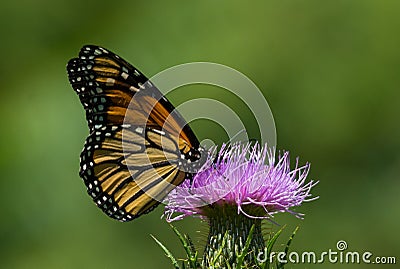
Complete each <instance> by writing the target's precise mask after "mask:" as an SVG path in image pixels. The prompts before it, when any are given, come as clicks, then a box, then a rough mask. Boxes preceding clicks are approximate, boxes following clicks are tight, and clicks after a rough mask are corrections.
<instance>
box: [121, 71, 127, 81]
mask: <svg viewBox="0 0 400 269" xmlns="http://www.w3.org/2000/svg"><path fill="white" fill-rule="evenodd" d="M121 77H122V78H123V79H127V78H128V77H129V75H128V74H127V73H125V72H122V74H121Z"/></svg>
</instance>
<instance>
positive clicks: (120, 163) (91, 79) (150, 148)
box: [67, 45, 208, 221]
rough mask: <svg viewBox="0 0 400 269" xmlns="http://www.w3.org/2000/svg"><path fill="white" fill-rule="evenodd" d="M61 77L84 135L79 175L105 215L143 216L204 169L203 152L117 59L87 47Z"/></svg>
mask: <svg viewBox="0 0 400 269" xmlns="http://www.w3.org/2000/svg"><path fill="white" fill-rule="evenodd" d="M67 71H68V77H69V82H70V83H71V85H72V87H73V89H74V90H75V92H76V93H77V94H78V96H79V99H80V101H81V103H82V105H83V107H84V109H85V111H86V120H87V123H88V127H89V132H90V134H89V136H88V137H87V139H86V142H85V146H84V149H83V151H82V153H81V155H80V172H79V175H80V177H81V178H82V179H83V181H84V183H85V185H86V187H87V192H88V194H89V195H90V196H91V197H92V199H93V201H94V202H95V203H96V204H97V206H98V207H99V208H101V209H102V210H103V212H104V213H106V214H107V215H108V216H110V217H112V218H114V219H117V220H119V221H130V220H132V219H134V218H137V217H139V216H141V215H143V214H145V213H148V212H150V211H151V210H153V209H154V208H155V207H156V206H157V205H158V204H159V203H160V201H162V199H163V198H165V196H166V195H167V194H168V193H169V192H170V191H171V190H172V189H173V188H175V187H176V186H178V185H179V184H181V183H182V182H183V181H184V180H185V179H192V178H193V175H194V174H195V173H196V171H198V170H199V168H200V167H201V166H202V165H203V164H204V163H205V161H206V159H207V156H208V154H207V152H206V151H205V150H204V149H203V148H202V147H201V146H200V143H199V141H198V139H197V138H196V136H195V135H194V133H193V131H192V130H191V129H190V127H189V126H188V125H187V123H186V121H185V120H184V119H183V117H182V116H181V115H180V114H179V112H177V111H176V110H175V108H174V106H173V105H172V104H171V103H170V102H169V101H168V100H167V99H166V98H165V96H163V95H162V93H161V92H160V91H159V90H158V89H157V88H156V87H155V86H153V85H152V83H151V82H150V81H148V79H147V78H146V77H145V76H144V75H143V74H142V73H141V72H140V71H139V70H137V69H136V68H134V67H133V66H132V65H130V64H129V63H128V62H126V61H125V60H123V59H122V58H120V57H119V56H118V55H116V54H114V53H112V52H111V51H109V50H106V49H104V48H102V47H99V46H93V45H87V46H84V47H82V49H81V50H80V52H79V57H78V58H73V59H71V60H70V61H69V62H68V64H67Z"/></svg>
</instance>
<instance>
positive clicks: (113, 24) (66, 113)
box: [0, 0, 400, 268]
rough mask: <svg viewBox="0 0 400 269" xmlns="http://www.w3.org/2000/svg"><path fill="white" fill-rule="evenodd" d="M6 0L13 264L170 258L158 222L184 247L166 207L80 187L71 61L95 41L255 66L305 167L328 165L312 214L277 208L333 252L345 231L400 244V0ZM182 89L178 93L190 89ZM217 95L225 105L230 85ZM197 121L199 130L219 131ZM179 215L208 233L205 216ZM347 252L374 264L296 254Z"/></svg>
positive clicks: (175, 97)
mask: <svg viewBox="0 0 400 269" xmlns="http://www.w3.org/2000/svg"><path fill="white" fill-rule="evenodd" d="M0 7H1V11H2V16H1V17H0V24H1V28H0V29H1V37H2V38H1V42H0V48H1V62H0V77H1V85H2V86H1V94H2V97H1V100H0V111H1V115H2V131H1V133H0V136H1V139H0V143H1V150H2V154H1V155H0V165H1V181H0V184H1V185H0V187H1V193H2V194H1V196H0V203H1V204H2V218H1V222H0V236H1V237H0V238H1V240H0V260H1V262H0V264H1V265H0V266H1V267H2V268H172V267H171V266H170V264H168V260H167V258H165V257H164V255H163V253H162V251H161V249H160V248H159V247H158V246H157V245H156V244H155V243H154V241H153V240H152V239H151V238H150V236H149V234H154V235H155V236H156V237H158V238H159V240H161V241H162V242H165V243H166V245H167V246H168V247H170V249H171V250H172V251H173V252H174V253H175V254H177V256H182V255H183V252H182V250H181V248H180V247H179V244H178V240H177V239H176V238H175V237H174V235H173V233H172V232H171V230H170V228H169V227H168V225H167V224H166V223H165V221H164V220H160V215H161V214H162V208H161V207H160V208H159V209H157V210H156V211H154V212H153V213H151V214H149V215H146V216H144V217H142V218H140V219H137V220H135V221H133V222H131V223H119V222H116V221H113V220H110V219H108V218H107V217H106V216H105V215H103V214H102V213H101V211H100V210H98V209H97V208H96V206H95V205H94V204H93V203H92V202H91V199H90V198H89V196H88V195H87V194H86V192H85V187H84V184H83V182H82V181H81V179H80V178H79V176H78V169H79V154H80V151H81V149H82V146H83V142H84V139H85V137H86V135H87V133H88V130H87V127H86V123H85V120H84V113H83V109H82V107H81V105H80V103H79V100H78V98H77V96H76V95H75V93H74V92H73V90H72V88H71V87H70V85H69V83H68V80H67V75H66V70H65V65H66V63H67V61H68V60H69V59H70V58H72V57H75V56H76V55H77V53H78V51H79V49H80V47H81V46H82V45H84V44H87V43H93V44H98V45H102V46H104V47H106V48H109V49H110V50H112V51H114V52H116V53H118V54H120V55H121V56H123V57H124V58H125V59H126V60H128V61H129V62H131V63H132V64H134V65H135V66H137V67H138V68H139V69H140V70H141V71H142V72H143V73H145V74H147V75H148V76H151V75H154V74H156V73H157V72H159V71H162V70H164V69H165V68H168V67H171V66H174V65H177V64H181V63H186V62H192V61H211V62H217V63H221V64H224V65H227V66H230V67H233V68H235V69H237V70H239V71H240V72H242V73H244V74H245V75H247V76H248V77H249V78H250V79H252V80H253V81H254V82H255V83H256V84H257V85H258V87H259V88H260V89H262V91H263V94H264V96H265V97H266V98H267V100H268V102H269V105H270V107H271V110H272V112H273V114H274V117H275V121H276V126H277V137H278V148H281V149H282V148H284V149H287V150H290V151H291V153H292V155H294V156H300V157H301V160H302V161H303V162H305V161H310V162H311V163H312V169H311V174H310V178H312V179H318V180H320V183H319V185H318V186H317V187H316V188H315V189H314V191H313V193H314V194H315V195H319V196H320V199H319V200H317V201H315V202H312V203H308V204H305V205H304V206H302V207H301V208H299V210H298V211H300V212H304V213H305V214H306V218H305V220H303V221H300V220H297V219H296V218H295V217H292V216H287V215H281V216H278V217H277V219H276V221H278V222H279V223H281V224H285V223H287V224H288V226H289V227H288V229H287V230H286V231H287V233H286V234H285V235H287V234H289V233H290V232H291V230H292V229H293V228H294V227H295V226H296V225H298V224H300V225H301V229H300V231H299V232H298V235H297V238H296V239H295V240H294V243H293V248H294V249H297V250H314V251H316V252H322V251H327V250H328V249H335V248H336V247H335V246H336V242H337V241H338V240H346V241H347V243H348V245H349V249H350V250H358V251H360V252H363V251H366V250H368V251H371V252H373V253H374V255H382V256H396V255H397V259H400V255H399V253H400V235H399V232H398V223H399V221H400V210H399V206H400V180H399V179H400V178H399V174H400V154H399V149H400V140H399V137H400V124H399V115H400V91H399V85H400V76H399V71H400V52H399V49H400V16H399V14H400V2H399V1H397V0H392V1H390V0H387V1H372V0H362V1H361V0H359V1H347V0H346V1H345V0H341V1H324V2H322V1H317V0H313V1H251V2H240V3H236V2H232V1H218V2H216V1H209V0H207V1H179V2H178V1H152V2H151V3H149V4H145V3H144V1H143V2H141V3H138V2H134V1H93V0H90V1H86V2H83V1H77V0H73V1H64V2H60V1H49V0H47V1H46V0H38V1H14V2H11V1H3V2H2V3H1V4H0ZM200 89H201V88H200ZM208 92H210V91H208ZM206 93H207V91H205V92H204V94H203V92H202V93H199V94H198V95H196V96H189V95H184V94H183V95H184V98H185V100H190V99H191V98H195V97H198V96H201V97H207V94H206ZM181 94H182V92H180V93H177V94H172V95H171V96H169V97H170V100H171V102H172V103H175V104H177V103H180V102H182V100H181V99H180V98H179V95H181ZM216 97H217V98H220V99H222V100H224V102H225V103H226V104H228V105H229V102H230V99H229V97H225V95H224V92H223V91H220V92H218V94H217V96H216ZM239 113H240V111H239ZM243 113H244V114H243V115H244V116H243V117H244V120H247V118H248V119H249V120H251V115H249V113H247V112H245V111H244V112H243ZM199 126H200V127H201V125H196V126H194V129H195V132H196V133H198V134H199V136H200V138H204V136H206V135H207V136H209V137H211V138H214V139H218V137H219V136H220V133H219V131H213V129H212V128H209V129H206V128H204V127H202V128H200V127H199ZM210 126H214V125H210ZM255 127H256V126H255V125H252V126H249V128H250V129H252V128H255ZM177 225H178V226H179V227H180V228H181V229H182V230H183V231H187V232H190V233H192V234H193V235H194V237H195V239H197V238H199V240H200V241H204V238H205V237H206V235H205V234H204V233H205V231H206V227H205V224H204V223H200V222H199V221H198V220H185V221H182V222H180V223H177ZM198 230H200V231H202V232H200V233H197V232H195V231H198ZM200 245H201V244H200ZM398 262H399V261H398ZM338 266H340V268H365V265H362V264H361V265H338V264H328V263H325V264H322V265H321V264H318V265H309V264H305V265H304V264H299V265H293V268H337V267H338ZM384 267H385V268H396V266H395V265H387V266H384ZM289 268H290V267H289ZM374 268H383V266H379V265H375V266H374Z"/></svg>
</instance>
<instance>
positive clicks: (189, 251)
mask: <svg viewBox="0 0 400 269" xmlns="http://www.w3.org/2000/svg"><path fill="white" fill-rule="evenodd" d="M170 227H171V228H172V230H173V231H174V233H175V234H176V235H177V236H178V238H179V240H180V241H181V243H182V245H183V248H184V249H185V252H186V255H187V257H188V261H189V265H190V267H191V268H197V267H199V264H198V262H197V251H195V247H194V245H193V242H192V240H191V239H190V238H189V236H188V235H186V234H183V235H182V234H181V233H180V232H179V231H178V229H176V227H175V226H173V225H172V224H170Z"/></svg>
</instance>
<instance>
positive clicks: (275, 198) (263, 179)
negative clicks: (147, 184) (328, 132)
mask: <svg viewBox="0 0 400 269" xmlns="http://www.w3.org/2000/svg"><path fill="white" fill-rule="evenodd" d="M266 161H267V163H265V162H266ZM205 167H206V168H205V169H203V170H202V171H200V172H199V173H198V174H197V175H196V176H195V177H194V178H193V180H192V182H191V181H190V180H186V181H184V182H183V183H182V185H181V186H180V187H178V188H176V189H175V190H173V191H172V192H171V193H170V194H169V196H168V197H167V205H166V208H165V209H166V210H165V215H166V219H167V221H169V222H171V221H174V220H179V219H182V218H183V217H186V216H191V215H198V216H200V217H207V216H208V214H209V213H211V212H210V211H212V210H213V209H215V208H216V207H221V206H223V205H229V206H233V207H235V208H236V209H237V214H243V215H244V216H247V217H249V218H254V219H256V218H261V219H267V218H270V217H271V216H272V215H273V214H275V213H277V212H284V211H286V212H290V213H292V214H294V215H296V216H297V217H301V216H302V214H300V213H296V212H294V211H292V210H291V208H293V207H296V206H299V205H301V203H302V202H305V201H311V200H314V199H316V198H315V197H314V198H310V196H311V194H310V190H311V188H312V187H313V186H314V185H316V183H317V182H315V181H312V180H311V181H308V182H306V177H307V175H308V172H309V170H310V164H309V163H306V164H305V165H304V166H301V167H299V163H298V158H297V159H296V165H295V168H294V169H293V170H290V159H289V152H287V151H286V152H283V153H282V155H280V156H279V157H278V162H276V161H275V151H274V150H273V149H268V148H267V146H265V147H263V148H262V147H260V146H259V145H258V144H256V145H254V146H251V145H250V144H246V145H241V144H239V143H237V144H233V145H230V146H226V145H223V146H222V149H221V150H220V152H219V154H218V156H217V158H216V160H215V161H214V164H210V161H209V162H208V163H207V164H206V166H205ZM174 213H178V214H179V215H178V216H174Z"/></svg>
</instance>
